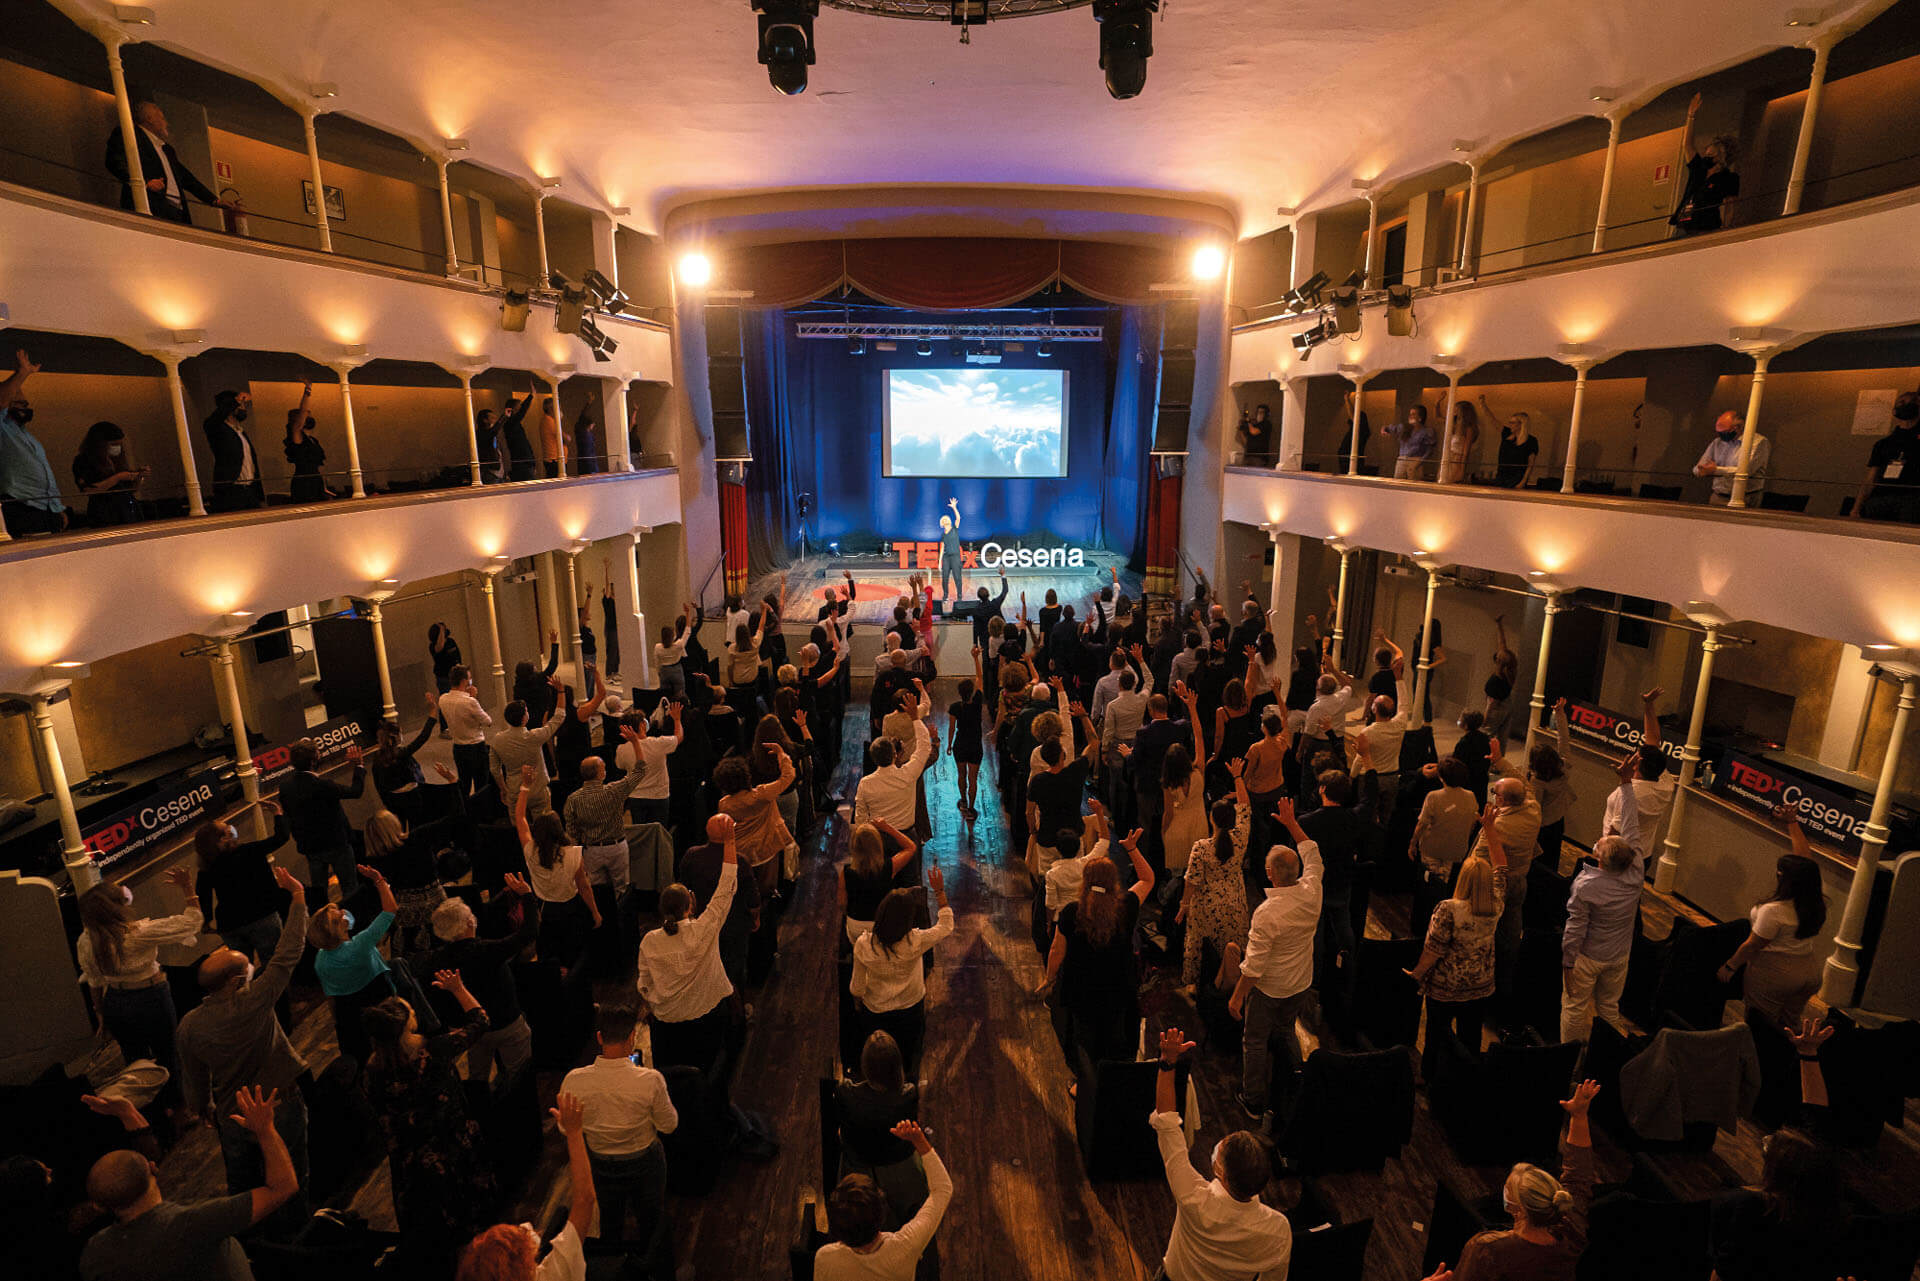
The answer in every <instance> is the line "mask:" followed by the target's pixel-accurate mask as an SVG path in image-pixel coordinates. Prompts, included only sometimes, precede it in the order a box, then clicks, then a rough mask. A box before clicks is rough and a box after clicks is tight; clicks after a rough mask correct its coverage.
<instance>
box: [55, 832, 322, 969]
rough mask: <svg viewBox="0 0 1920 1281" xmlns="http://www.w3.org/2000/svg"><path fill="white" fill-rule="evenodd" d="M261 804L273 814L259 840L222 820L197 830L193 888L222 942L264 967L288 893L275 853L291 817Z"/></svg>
mask: <svg viewBox="0 0 1920 1281" xmlns="http://www.w3.org/2000/svg"><path fill="white" fill-rule="evenodd" d="M260 807H261V809H262V810H264V811H265V812H266V813H268V814H271V815H273V831H272V832H271V833H269V834H268V835H267V836H266V837H264V838H262V839H261V840H257V841H247V842H245V843H244V844H243V843H242V842H241V840H240V829H239V828H237V827H235V826H234V825H233V824H232V823H231V822H229V821H227V820H224V819H209V820H208V821H207V822H205V823H202V824H201V825H200V828H199V830H198V831H196V832H195V833H194V834H193V844H194V850H195V851H196V852H197V854H198V855H199V866H200V870H199V875H198V876H196V877H195V878H194V885H193V888H194V893H195V894H196V895H198V897H199V899H200V906H201V909H202V910H203V911H205V912H206V914H207V925H208V927H209V928H210V929H212V930H213V931H214V932H215V933H216V934H218V935H219V936H220V941H221V942H222V943H224V944H225V945H226V946H227V947H229V948H232V949H233V950H234V951H236V952H240V953H243V954H245V955H247V956H248V957H249V958H251V959H252V960H253V962H254V963H255V964H256V965H265V964H266V963H267V958H268V957H270V956H272V955H273V948H274V944H275V943H276V942H278V941H279V938H280V925H281V916H280V914H281V913H282V912H283V911H285V910H286V901H287V900H286V895H285V894H283V893H282V892H281V890H280V886H279V885H278V884H277V883H276V881H275V879H274V870H273V852H274V851H275V850H277V849H279V848H280V847H281V846H282V845H285V844H286V843H287V820H286V816H285V815H283V814H282V813H281V812H280V805H279V803H278V802H276V801H262V802H260ZM83 906H84V900H83Z"/></svg>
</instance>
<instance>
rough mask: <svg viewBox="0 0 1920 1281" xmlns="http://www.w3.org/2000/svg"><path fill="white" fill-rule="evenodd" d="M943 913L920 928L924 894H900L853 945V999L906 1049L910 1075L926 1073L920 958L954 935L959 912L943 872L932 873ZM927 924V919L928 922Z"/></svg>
mask: <svg viewBox="0 0 1920 1281" xmlns="http://www.w3.org/2000/svg"><path fill="white" fill-rule="evenodd" d="M927 884H928V885H929V886H931V887H932V889H933V897H934V901H935V902H936V903H937V904H939V908H940V910H939V913H938V915H937V916H936V917H935V918H934V923H933V925H932V927H931V928H928V929H915V928H914V926H913V920H914V917H915V916H916V915H917V914H919V913H920V912H921V911H922V910H924V909H923V908H922V903H921V898H920V891H919V890H918V889H911V890H905V889H897V890H891V891H889V892H888V894H887V896H886V897H885V898H884V899H881V900H880V906H879V908H878V909H877V910H876V911H875V912H874V917H873V928H872V929H871V930H868V931H867V932H866V933H865V934H862V935H861V936H860V937H859V938H858V939H856V940H855V941H854V944H853V982H852V987H851V990H852V994H853V998H854V1001H855V1003H856V1004H857V1006H858V1009H859V1011H860V1014H861V1017H862V1020H863V1022H864V1023H865V1024H866V1026H867V1030H868V1031H869V1032H885V1033H887V1034H888V1035H890V1036H892V1037H893V1039H894V1041H895V1042H896V1043H898V1045H899V1046H900V1053H901V1056H902V1057H903V1058H904V1059H905V1060H906V1064H907V1071H908V1073H909V1074H911V1075H915V1076H917V1075H918V1074H919V1071H920V1042H921V1039H922V1038H923V1037H924V1036H925V1035H926V1028H927V1010H926V999H927V984H926V967H925V966H924V965H923V964H922V963H921V961H920V958H921V957H922V956H923V955H925V954H926V953H927V952H929V951H931V950H932V949H933V947H934V945H935V944H937V943H938V942H939V941H940V940H941V939H943V938H945V937H947V935H949V934H951V933H953V909H952V908H951V907H949V906H948V905H947V884H946V879H945V878H944V877H943V876H942V875H941V873H940V869H939V868H938V867H931V868H928V869H927ZM921 919H923V920H924V919H925V918H924V917H922V918H921Z"/></svg>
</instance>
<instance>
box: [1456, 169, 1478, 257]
mask: <svg viewBox="0 0 1920 1281" xmlns="http://www.w3.org/2000/svg"><path fill="white" fill-rule="evenodd" d="M1479 208H1480V165H1479V163H1478V162H1477V161H1473V160H1469V161H1467V199H1466V204H1465V206H1464V207H1463V208H1462V209H1461V211H1460V261H1459V263H1458V269H1459V272H1460V274H1461V275H1463V276H1464V275H1466V274H1467V260H1468V259H1469V258H1470V257H1471V256H1472V253H1473V216H1474V214H1475V213H1476V212H1478V210H1479Z"/></svg>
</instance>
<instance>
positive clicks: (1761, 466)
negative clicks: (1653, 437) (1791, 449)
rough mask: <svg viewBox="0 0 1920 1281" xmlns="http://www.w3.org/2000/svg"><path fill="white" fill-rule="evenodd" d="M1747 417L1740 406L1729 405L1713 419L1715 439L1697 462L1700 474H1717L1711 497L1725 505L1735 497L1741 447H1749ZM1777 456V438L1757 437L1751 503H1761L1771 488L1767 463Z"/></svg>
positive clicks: (1750, 477)
mask: <svg viewBox="0 0 1920 1281" xmlns="http://www.w3.org/2000/svg"><path fill="white" fill-rule="evenodd" d="M1746 434H1747V419H1746V415H1744V414H1742V413H1741V412H1740V411H1739V410H1737V409H1729V410H1727V411H1726V412H1725V413H1724V414H1721V415H1720V416H1719V417H1718V418H1716V419H1714V420H1713V439H1712V440H1710V441H1708V442H1707V448H1706V452H1704V453H1702V454H1701V455H1700V461H1699V462H1697V463H1695V464H1694V465H1693V474H1694V475H1696V476H1711V477H1713V488H1712V492H1711V493H1710V494H1709V495H1708V496H1707V501H1708V502H1709V503H1711V504H1713V506H1715V507H1725V506H1726V505H1727V504H1728V503H1729V502H1731V501H1732V500H1733V479H1734V476H1735V474H1736V473H1738V472H1739V470H1740V451H1741V450H1742V449H1744V448H1745V447H1746ZM1772 457H1773V442H1771V441H1769V440H1768V439H1767V438H1766V437H1765V436H1761V435H1755V436H1754V438H1753V455H1752V457H1751V458H1750V459H1749V460H1748V462H1747V497H1746V501H1747V506H1749V507H1758V506H1759V505H1760V495H1761V494H1763V493H1765V492H1766V488H1767V463H1768V461H1769V460H1770V459H1771V458H1772Z"/></svg>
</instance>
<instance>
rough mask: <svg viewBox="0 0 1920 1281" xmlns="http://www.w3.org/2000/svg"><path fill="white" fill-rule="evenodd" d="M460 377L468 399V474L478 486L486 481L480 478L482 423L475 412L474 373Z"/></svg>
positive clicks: (463, 394) (463, 391) (461, 392)
mask: <svg viewBox="0 0 1920 1281" xmlns="http://www.w3.org/2000/svg"><path fill="white" fill-rule="evenodd" d="M459 377H460V394H461V395H462V396H464V397H466V401H467V474H468V476H469V477H470V478H471V479H470V481H469V483H470V484H472V485H473V486H474V487H476V488H478V487H479V486H480V485H481V484H483V483H484V482H483V481H482V480H481V479H480V424H479V420H478V418H477V417H476V416H475V414H474V412H473V375H472V374H461V375H460V376H459Z"/></svg>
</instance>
